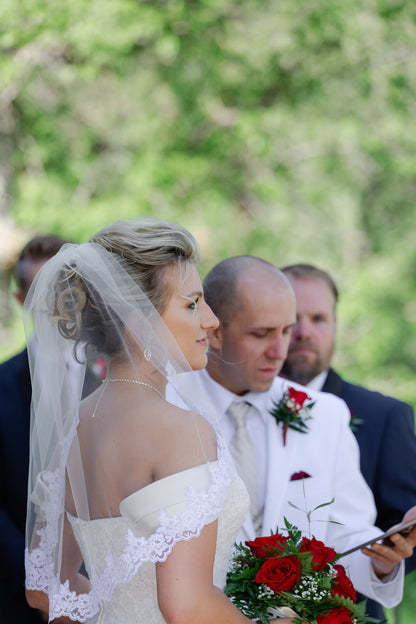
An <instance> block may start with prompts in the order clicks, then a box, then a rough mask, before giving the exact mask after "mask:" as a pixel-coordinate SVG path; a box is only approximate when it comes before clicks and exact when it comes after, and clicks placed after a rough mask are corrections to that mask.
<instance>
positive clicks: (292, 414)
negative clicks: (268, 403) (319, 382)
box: [270, 388, 315, 446]
mask: <svg viewBox="0 0 416 624" xmlns="http://www.w3.org/2000/svg"><path fill="white" fill-rule="evenodd" d="M308 401H312V399H311V397H310V396H308V395H307V394H306V392H301V391H300V390H295V388H288V389H287V391H286V392H285V394H284V395H283V396H282V398H281V399H280V401H279V402H278V403H275V402H274V403H273V408H272V409H271V410H270V414H271V415H272V416H273V417H274V418H275V419H276V422H277V424H279V423H283V446H285V445H286V434H287V430H288V429H294V430H295V431H299V433H307V431H308V427H307V425H306V421H307V420H309V419H310V418H312V415H311V414H310V410H311V408H312V407H313V406H314V405H315V402H314V401H312V403H308Z"/></svg>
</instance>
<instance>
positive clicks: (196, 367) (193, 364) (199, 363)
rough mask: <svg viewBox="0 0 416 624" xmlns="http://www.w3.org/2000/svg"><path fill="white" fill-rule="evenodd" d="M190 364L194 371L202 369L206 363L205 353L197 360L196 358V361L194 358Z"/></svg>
mask: <svg viewBox="0 0 416 624" xmlns="http://www.w3.org/2000/svg"><path fill="white" fill-rule="evenodd" d="M190 364H191V368H192V370H194V371H197V370H202V369H203V368H205V367H206V365H207V364H208V358H207V356H206V354H204V356H203V357H202V358H198V360H196V361H195V360H194V361H193V362H191V363H190Z"/></svg>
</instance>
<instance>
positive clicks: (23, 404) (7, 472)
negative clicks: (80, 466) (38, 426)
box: [0, 350, 42, 624]
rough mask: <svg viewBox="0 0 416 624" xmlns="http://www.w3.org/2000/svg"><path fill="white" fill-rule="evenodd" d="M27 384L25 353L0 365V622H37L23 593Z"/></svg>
mask: <svg viewBox="0 0 416 624" xmlns="http://www.w3.org/2000/svg"><path fill="white" fill-rule="evenodd" d="M30 400H31V385H30V374H29V364H28V359H27V352H26V350H24V351H23V352H22V353H20V354H19V355H16V356H15V357H13V358H12V359H10V360H8V361H7V362H4V363H3V364H1V365H0V621H1V622H2V623H3V622H4V624H32V623H33V624H35V623H36V624H38V623H39V622H41V621H42V620H41V619H40V617H39V616H38V614H37V612H36V611H34V610H33V609H31V608H30V607H29V606H28V605H27V603H26V600H25V595H24V578H25V573H24V546H25V521H26V502H27V477H28V467H29V425H30Z"/></svg>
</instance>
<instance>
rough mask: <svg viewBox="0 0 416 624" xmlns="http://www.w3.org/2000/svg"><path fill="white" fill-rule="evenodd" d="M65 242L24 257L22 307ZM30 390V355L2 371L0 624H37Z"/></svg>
mask: <svg viewBox="0 0 416 624" xmlns="http://www.w3.org/2000/svg"><path fill="white" fill-rule="evenodd" d="M66 242H67V241H65V240H63V239H61V238H58V237H56V236H39V237H36V238H34V239H32V240H30V241H29V242H28V243H27V245H26V246H25V247H24V248H23V250H22V251H21V253H20V255H19V258H18V260H17V262H16V265H15V267H14V277H15V280H16V283H17V287H18V290H17V292H16V293H15V297H16V299H17V300H18V301H19V302H20V303H22V304H23V302H24V300H25V297H26V294H27V292H28V290H29V287H30V284H31V283H32V280H33V279H34V277H35V275H36V273H37V272H38V270H39V269H40V268H41V266H42V265H43V264H44V263H45V262H46V261H47V260H49V258H51V257H52V256H53V255H55V253H56V252H57V251H58V250H59V249H60V248H61V246H62V245H63V244H64V243H66ZM31 394H32V393H31V384H30V372H29V363H28V356H27V351H26V349H25V350H24V351H22V353H19V354H18V355H16V356H14V357H12V358H11V359H10V360H8V361H7V362H4V363H3V364H1V365H0V397H1V400H0V622H1V623H2V624H3V623H4V624H38V623H39V622H45V621H47V619H46V620H45V619H44V618H43V617H42V615H41V614H40V613H39V612H37V611H35V610H34V609H31V608H30V607H29V606H28V605H27V603H26V600H25V592H24V579H25V571H24V547H25V521H26V501H27V478H28V466H29V424H30V401H31Z"/></svg>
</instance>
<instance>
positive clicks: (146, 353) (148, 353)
mask: <svg viewBox="0 0 416 624" xmlns="http://www.w3.org/2000/svg"><path fill="white" fill-rule="evenodd" d="M143 355H144V359H145V360H147V361H148V362H149V361H150V358H151V357H152V352H151V351H150V349H149V348H148V347H146V349H145V350H144V351H143Z"/></svg>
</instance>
